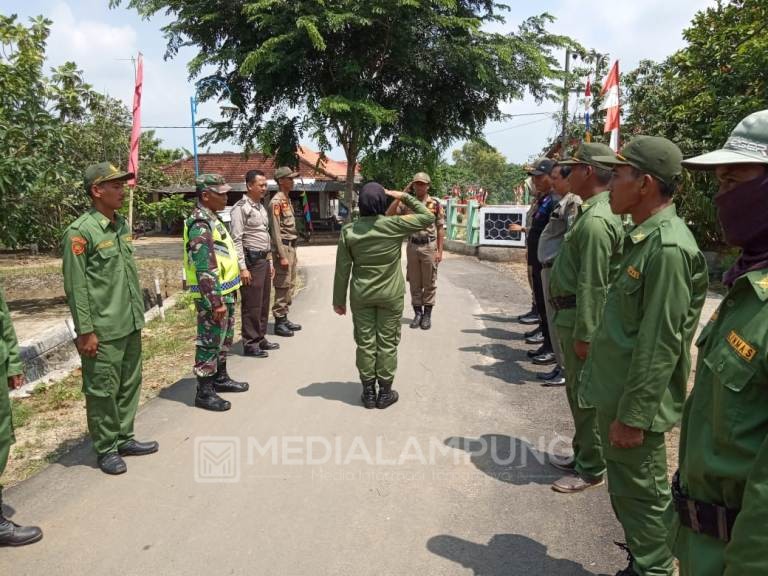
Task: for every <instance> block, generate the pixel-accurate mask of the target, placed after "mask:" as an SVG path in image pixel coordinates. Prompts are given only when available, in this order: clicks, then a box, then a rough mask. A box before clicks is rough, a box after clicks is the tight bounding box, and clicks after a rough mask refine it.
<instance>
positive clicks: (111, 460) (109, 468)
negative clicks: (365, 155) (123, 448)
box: [99, 452, 128, 476]
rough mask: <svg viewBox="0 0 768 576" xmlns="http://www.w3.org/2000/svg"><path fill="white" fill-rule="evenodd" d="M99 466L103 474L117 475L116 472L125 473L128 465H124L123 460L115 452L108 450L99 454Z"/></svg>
mask: <svg viewBox="0 0 768 576" xmlns="http://www.w3.org/2000/svg"><path fill="white" fill-rule="evenodd" d="M99 468H101V471H102V472H104V473H105V474H111V475H112V476H117V475H118V474H125V473H126V471H127V470H128V466H126V465H125V460H123V459H122V458H121V456H120V454H118V453H117V452H109V453H107V454H102V455H101V456H99Z"/></svg>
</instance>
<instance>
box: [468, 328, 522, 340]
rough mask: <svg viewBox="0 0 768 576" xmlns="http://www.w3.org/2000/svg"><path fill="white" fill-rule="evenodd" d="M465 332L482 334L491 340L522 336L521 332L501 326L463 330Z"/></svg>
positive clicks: (511, 338)
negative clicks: (503, 328) (504, 328)
mask: <svg viewBox="0 0 768 576" xmlns="http://www.w3.org/2000/svg"><path fill="white" fill-rule="evenodd" d="M462 332H463V333H464V334H480V336H483V337H484V338H489V339H491V340H513V339H515V337H517V336H520V333H519V332H512V331H510V330H502V329H501V328H483V329H477V328H476V329H473V330H462Z"/></svg>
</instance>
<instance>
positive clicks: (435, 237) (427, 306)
mask: <svg viewBox="0 0 768 576" xmlns="http://www.w3.org/2000/svg"><path fill="white" fill-rule="evenodd" d="M431 184H432V179H431V178H430V177H429V174H427V173H426V172H419V173H418V174H416V175H415V176H414V177H413V180H411V182H410V184H408V186H407V187H406V189H405V192H406V193H408V192H411V191H413V192H414V193H415V194H416V198H417V199H418V200H419V202H421V203H422V204H424V205H425V206H426V207H427V210H429V211H430V212H432V213H433V214H434V215H435V222H434V223H433V224H430V225H429V226H428V227H427V228H426V229H425V230H419V231H418V232H416V233H414V234H411V235H410V236H409V237H408V248H407V250H406V258H407V260H408V263H407V266H406V277H407V279H408V284H409V286H410V288H411V305H412V306H413V312H414V315H413V321H412V322H411V325H410V326H411V328H419V327H421V329H422V330H429V329H430V328H432V308H434V306H435V296H436V295H437V267H438V265H439V264H440V262H441V261H442V260H443V243H444V242H445V213H444V211H443V207H442V205H441V204H440V202H439V201H438V200H437V199H436V198H433V197H432V196H430V195H429V187H430V186H431ZM395 214H397V215H400V216H403V215H406V214H413V211H412V210H411V209H410V208H408V207H407V206H405V205H404V204H401V203H400V201H398V200H395V201H394V202H392V204H390V206H389V209H388V210H387V216H392V215H395Z"/></svg>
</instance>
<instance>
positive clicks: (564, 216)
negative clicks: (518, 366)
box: [526, 164, 581, 386]
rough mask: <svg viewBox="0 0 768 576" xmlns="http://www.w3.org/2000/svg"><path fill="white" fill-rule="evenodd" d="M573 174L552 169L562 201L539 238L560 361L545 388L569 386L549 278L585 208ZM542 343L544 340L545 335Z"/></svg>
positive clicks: (554, 349) (549, 319)
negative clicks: (570, 178) (573, 183)
mask: <svg viewBox="0 0 768 576" xmlns="http://www.w3.org/2000/svg"><path fill="white" fill-rule="evenodd" d="M570 173H571V169H570V167H568V166H562V165H560V164H556V165H555V167H554V168H553V169H552V175H551V176H552V188H553V190H554V191H555V193H556V194H557V195H558V196H560V197H561V200H560V201H559V202H558V203H557V205H556V206H555V209H554V210H553V211H552V216H550V218H549V223H548V224H547V226H546V227H545V228H544V231H543V232H542V233H541V238H540V239H539V251H538V258H539V262H540V263H541V285H542V288H543V296H544V304H545V307H546V311H547V314H546V319H544V318H542V322H546V323H547V329H548V332H549V334H550V335H551V343H552V352H553V353H554V355H555V359H556V360H557V364H556V365H555V367H554V368H553V369H552V371H551V372H547V373H545V374H539V378H540V379H541V380H544V384H543V385H544V386H563V385H565V372H564V369H563V366H565V358H564V357H563V350H562V348H561V347H560V339H559V338H558V337H557V332H556V331H555V309H554V308H553V307H552V303H551V302H550V301H549V279H550V278H551V276H552V265H553V264H554V263H555V257H556V256H557V253H558V252H559V251H560V246H561V245H562V243H563V238H564V237H565V233H566V232H567V231H568V230H570V228H571V226H573V223H574V222H575V221H576V216H578V214H579V206H581V198H580V197H579V196H577V195H576V194H574V193H573V192H571V191H570V185H569V183H568V176H569V174H570ZM541 341H542V342H543V341H544V337H543V334H542V339H541ZM526 342H527V343H529V344H536V343H538V340H534V339H527V340H526Z"/></svg>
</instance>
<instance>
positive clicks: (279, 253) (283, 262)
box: [269, 166, 301, 336]
mask: <svg viewBox="0 0 768 576" xmlns="http://www.w3.org/2000/svg"><path fill="white" fill-rule="evenodd" d="M298 175H299V174H298V172H295V171H293V170H292V169H291V168H289V167H287V166H281V167H280V168H278V169H277V170H275V181H276V182H277V188H278V190H277V194H275V196H274V197H273V198H272V200H271V201H270V203H269V214H270V218H271V229H272V244H273V245H272V252H273V258H272V260H273V262H274V261H277V265H276V267H275V276H274V284H275V303H274V304H273V305H272V315H273V316H274V317H275V335H277V336H293V334H294V332H298V331H299V330H301V325H300V324H295V323H293V322H291V321H290V320H289V319H288V312H289V309H290V306H291V303H292V302H293V291H294V290H295V289H296V270H297V265H298V260H297V258H296V241H297V240H298V238H299V234H298V232H297V230H296V217H295V215H294V213H293V205H292V204H291V198H290V195H291V190H293V179H294V178H295V177H296V176H298Z"/></svg>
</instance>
